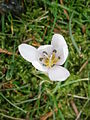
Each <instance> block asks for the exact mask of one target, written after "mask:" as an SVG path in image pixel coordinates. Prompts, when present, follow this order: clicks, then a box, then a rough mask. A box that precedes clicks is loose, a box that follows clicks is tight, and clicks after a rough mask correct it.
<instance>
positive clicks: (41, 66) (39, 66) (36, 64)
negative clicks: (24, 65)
mask: <svg viewBox="0 0 90 120" xmlns="http://www.w3.org/2000/svg"><path fill="white" fill-rule="evenodd" d="M32 65H33V66H34V67H35V68H36V69H38V70H40V71H42V72H47V70H48V68H46V67H44V66H43V65H41V64H40V63H39V62H38V61H34V62H32Z"/></svg>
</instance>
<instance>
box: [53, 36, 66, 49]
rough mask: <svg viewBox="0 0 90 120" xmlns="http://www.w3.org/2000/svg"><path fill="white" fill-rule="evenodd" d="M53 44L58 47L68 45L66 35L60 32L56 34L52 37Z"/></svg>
mask: <svg viewBox="0 0 90 120" xmlns="http://www.w3.org/2000/svg"><path fill="white" fill-rule="evenodd" d="M51 45H52V46H54V47H58V48H61V47H62V48H63V47H67V43H66V41H65V39H64V37H63V36H62V35H60V34H54V35H53V37H52V41H51Z"/></svg>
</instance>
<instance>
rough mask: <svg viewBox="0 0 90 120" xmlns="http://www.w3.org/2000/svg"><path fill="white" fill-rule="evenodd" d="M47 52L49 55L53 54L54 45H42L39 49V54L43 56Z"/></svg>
mask: <svg viewBox="0 0 90 120" xmlns="http://www.w3.org/2000/svg"><path fill="white" fill-rule="evenodd" d="M43 51H45V52H47V53H48V54H51V53H52V45H42V46H40V47H39V48H38V52H39V53H40V54H42V52H43Z"/></svg>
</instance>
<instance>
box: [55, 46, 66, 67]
mask: <svg viewBox="0 0 90 120" xmlns="http://www.w3.org/2000/svg"><path fill="white" fill-rule="evenodd" d="M54 49H56V50H57V53H56V57H60V59H59V61H58V62H57V65H63V64H64V62H65V61H66V59H67V57H68V48H67V47H63V48H54Z"/></svg>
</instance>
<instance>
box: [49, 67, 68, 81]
mask: <svg viewBox="0 0 90 120" xmlns="http://www.w3.org/2000/svg"><path fill="white" fill-rule="evenodd" d="M48 76H49V78H50V80H52V81H64V80H66V79H67V78H68V77H69V76H70V73H69V71H68V70H67V69H66V68H64V67H61V66H54V67H52V68H51V69H49V70H48Z"/></svg>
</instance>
